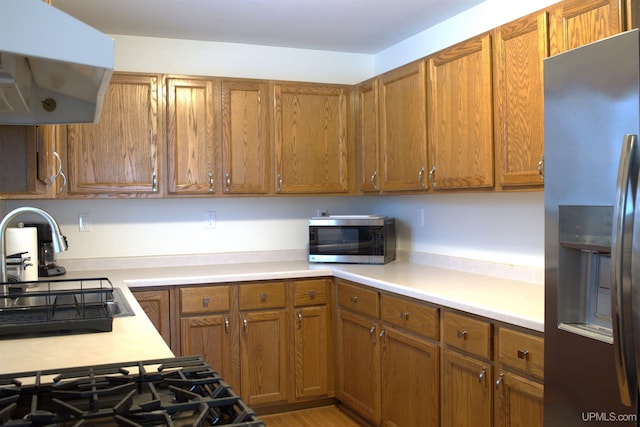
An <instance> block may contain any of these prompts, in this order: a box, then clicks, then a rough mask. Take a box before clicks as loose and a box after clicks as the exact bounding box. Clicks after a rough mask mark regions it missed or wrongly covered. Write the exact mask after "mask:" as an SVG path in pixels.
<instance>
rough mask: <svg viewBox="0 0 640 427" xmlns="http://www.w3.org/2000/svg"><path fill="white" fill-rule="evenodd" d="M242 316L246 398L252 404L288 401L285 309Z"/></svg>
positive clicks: (243, 394)
mask: <svg viewBox="0 0 640 427" xmlns="http://www.w3.org/2000/svg"><path fill="white" fill-rule="evenodd" d="M241 286H242V285H241ZM241 317H242V320H241V322H242V326H241V331H242V332H241V334H240V371H241V383H242V386H241V387H240V390H241V391H242V398H243V400H244V401H245V402H247V405H250V406H251V405H261V404H265V403H274V402H285V401H286V400H287V398H288V393H287V366H286V362H287V333H286V330H287V328H286V321H287V319H286V314H285V311H284V310H273V311H256V312H246V313H242V314H241Z"/></svg>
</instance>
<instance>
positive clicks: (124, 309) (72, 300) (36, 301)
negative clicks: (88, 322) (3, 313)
mask: <svg viewBox="0 0 640 427" xmlns="http://www.w3.org/2000/svg"><path fill="white" fill-rule="evenodd" d="M47 298H49V301H47ZM47 305H53V306H56V305H57V306H76V305H78V306H86V307H95V306H99V305H104V307H106V308H108V309H109V312H110V313H111V317H126V316H135V313H134V312H133V310H132V309H131V306H130V305H129V303H128V302H127V299H126V297H125V296H124V293H123V291H122V289H120V288H113V292H107V293H105V292H98V293H91V292H87V293H83V294H81V296H80V294H71V295H56V296H53V297H52V296H46V295H34V296H30V295H28V294H26V295H25V294H21V295H20V296H18V297H15V298H10V299H9V300H8V305H7V307H6V308H13V309H24V310H29V309H32V308H35V307H42V306H47Z"/></svg>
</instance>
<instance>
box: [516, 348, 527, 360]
mask: <svg viewBox="0 0 640 427" xmlns="http://www.w3.org/2000/svg"><path fill="white" fill-rule="evenodd" d="M518 359H522V360H529V352H528V351H527V350H518Z"/></svg>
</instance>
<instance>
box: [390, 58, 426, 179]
mask: <svg viewBox="0 0 640 427" xmlns="http://www.w3.org/2000/svg"><path fill="white" fill-rule="evenodd" d="M425 84H426V70H425V63H424V61H418V62H414V63H411V64H407V65H405V66H403V67H400V68H398V69H396V70H393V71H390V72H388V73H386V74H384V75H382V76H381V78H380V87H379V91H380V92H379V96H380V145H381V157H382V182H381V187H382V190H383V191H402V190H423V189H426V188H427V184H426V176H425V168H426V166H427V124H426V120H427V118H426V117H427V100H426V90H425Z"/></svg>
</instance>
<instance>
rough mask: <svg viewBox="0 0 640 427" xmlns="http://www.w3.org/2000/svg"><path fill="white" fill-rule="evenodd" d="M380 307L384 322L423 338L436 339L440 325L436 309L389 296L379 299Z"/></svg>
mask: <svg viewBox="0 0 640 427" xmlns="http://www.w3.org/2000/svg"><path fill="white" fill-rule="evenodd" d="M380 306H381V316H382V320H383V321H384V322H386V323H390V324H392V325H396V326H399V327H401V328H404V329H407V330H409V331H411V332H415V333H417V334H420V335H423V336H425V337H429V338H433V339H438V337H439V335H440V334H439V332H440V326H439V325H440V323H439V321H438V309H437V308H434V307H430V306H428V305H426V304H422V303H419V302H413V301H408V300H405V299H402V298H397V297H393V296H390V295H382V296H381V297H380Z"/></svg>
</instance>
